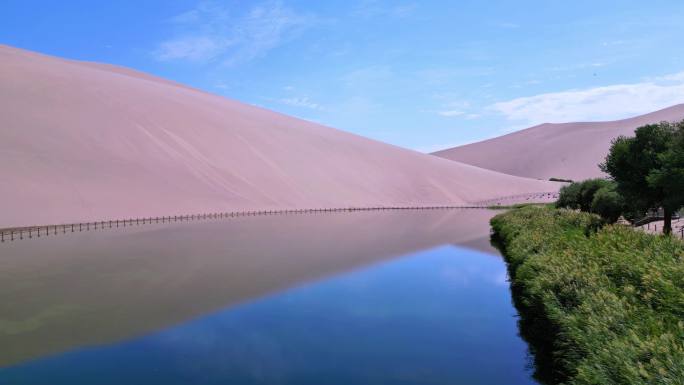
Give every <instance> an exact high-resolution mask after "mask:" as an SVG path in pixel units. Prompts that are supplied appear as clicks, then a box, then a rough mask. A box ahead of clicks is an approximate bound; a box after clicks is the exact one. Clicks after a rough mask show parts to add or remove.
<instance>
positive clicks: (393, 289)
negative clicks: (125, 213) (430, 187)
mask: <svg viewBox="0 0 684 385" xmlns="http://www.w3.org/2000/svg"><path fill="white" fill-rule="evenodd" d="M491 215H492V213H491V212H488V211H486V210H430V211H426V210H423V211H390V212H355V213H335V214H307V215H274V216H261V217H243V218H233V219H230V220H222V221H214V222H210V221H207V222H195V223H181V224H165V225H146V226H140V227H134V228H127V229H125V230H124V229H112V230H109V229H107V230H98V231H91V232H83V233H76V234H66V235H58V236H52V237H43V238H40V239H32V240H25V241H21V242H14V243H5V244H2V245H0V384H46V385H47V384H49V385H61V384H70V385H71V384H89V385H91V384H117V385H118V384H164V385H173V384H316V385H323V384H345V385H349V384H354V385H361V384H474V385H476V384H497V385H498V384H503V385H514V384H533V383H534V381H533V380H532V379H531V373H532V370H531V369H530V368H529V359H528V356H527V346H526V344H525V343H524V342H523V341H522V340H521V338H520V337H519V336H518V329H517V325H516V321H517V316H516V311H515V309H514V307H513V305H512V303H511V295H510V291H509V286H508V282H507V280H506V267H505V264H504V263H503V261H502V259H501V257H500V256H499V255H498V253H497V252H496V250H495V249H493V248H492V247H491V246H490V245H489V243H488V237H489V229H488V219H489V218H490V217H491Z"/></svg>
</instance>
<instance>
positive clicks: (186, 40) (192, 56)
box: [157, 36, 231, 61]
mask: <svg viewBox="0 0 684 385" xmlns="http://www.w3.org/2000/svg"><path fill="white" fill-rule="evenodd" d="M230 45H231V43H230V41H228V40H222V39H217V38H210V37H208V36H188V37H182V38H178V39H174V40H169V41H165V42H163V43H161V44H160V46H159V49H158V50H157V58H158V59H159V60H174V59H185V60H189V61H208V60H211V59H213V58H215V57H216V56H218V55H219V54H220V53H221V52H223V51H224V50H225V49H226V48H228V47H230Z"/></svg>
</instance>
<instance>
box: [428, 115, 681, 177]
mask: <svg viewBox="0 0 684 385" xmlns="http://www.w3.org/2000/svg"><path fill="white" fill-rule="evenodd" d="M682 119H684V104H679V105H676V106H673V107H669V108H666V109H664V110H660V111H656V112H653V113H650V114H646V115H641V116H637V117H634V118H630V119H624V120H617V121H612V122H585V123H562V124H548V123H546V124H542V125H539V126H535V127H532V128H528V129H526V130H522V131H518V132H514V133H512V134H508V135H504V136H501V137H498V138H494V139H490V140H485V141H482V142H478V143H473V144H468V145H465V146H460V147H454V148H450V149H447V150H442V151H437V152H435V153H433V155H437V156H438V157H442V158H446V159H451V160H455V161H459V162H463V163H468V164H472V165H474V166H478V167H482V168H486V169H490V170H495V171H499V172H502V173H506V174H511V175H518V176H523V177H528V178H540V179H549V178H554V177H555V178H563V179H573V180H581V179H587V178H592V177H599V176H602V175H603V174H602V172H601V170H599V167H598V164H599V163H601V162H603V159H604V158H605V156H606V154H607V153H608V149H609V148H610V143H611V140H612V139H613V138H616V137H618V136H620V135H626V136H633V135H634V130H635V129H636V128H637V127H639V126H642V125H645V124H649V123H657V122H661V121H676V120H682Z"/></svg>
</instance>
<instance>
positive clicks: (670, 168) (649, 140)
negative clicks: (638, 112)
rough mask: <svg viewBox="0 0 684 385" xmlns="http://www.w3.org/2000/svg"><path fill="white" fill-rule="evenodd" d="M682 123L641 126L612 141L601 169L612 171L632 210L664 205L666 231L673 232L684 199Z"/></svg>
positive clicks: (611, 173) (619, 190)
mask: <svg viewBox="0 0 684 385" xmlns="http://www.w3.org/2000/svg"><path fill="white" fill-rule="evenodd" d="M683 125H684V122H683V123H678V124H672V123H667V122H662V123H659V124H649V125H646V126H643V127H639V128H637V129H636V131H635V136H634V137H630V138H628V137H624V136H621V137H618V138H617V139H615V140H614V141H613V144H612V145H611V148H610V152H609V153H608V155H607V156H606V160H605V162H604V163H603V164H601V170H603V171H604V172H606V173H608V174H610V176H611V177H612V178H613V180H614V181H615V182H616V183H617V192H618V193H619V194H620V195H622V196H623V197H624V199H625V202H627V204H628V206H629V207H630V209H632V210H638V211H640V212H645V211H646V210H648V209H654V208H660V207H662V208H663V212H664V217H665V225H664V226H663V232H664V233H665V234H670V233H671V232H672V214H673V213H674V212H675V211H676V210H677V209H679V208H680V207H681V206H682V204H683V203H684V202H683V200H684V190H682V174H681V173H682V163H681V160H682V159H681V158H682V156H684V155H682V151H684V149H683V148H682V143H684V142H682V141H683V140H684V139H682V135H684V134H683V133H682V130H683Z"/></svg>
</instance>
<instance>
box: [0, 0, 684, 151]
mask: <svg viewBox="0 0 684 385" xmlns="http://www.w3.org/2000/svg"><path fill="white" fill-rule="evenodd" d="M682 20H684V2H683V1H681V0H669V1H665V0H652V1H648V2H646V1H629V0H623V1H611V0H606V1H600V0H593V1H584V0H576V1H560V0H545V1H541V0H539V1H525V0H519V1H503V0H498V1H497V0H493V1H453V0H452V1H410V0H407V1H373V0H348V1H303V0H299V1H295V0H291V1H287V0H282V1H278V0H266V1H202V0H200V1H181V0H145V1H141V0H138V1H116V2H113V1H112V2H93V1H59V2H57V1H54V2H53V1H45V0H43V1H32V0H22V1H18V0H4V1H2V3H0V43H4V44H9V45H13V46H17V47H21V48H26V49H31V50H35V51H40V52H44V53H48V54H53V55H58V56H63V57H68V58H74V59H81V60H90V61H100V62H108V63H114V64H120V65H124V66H127V67H132V68H135V69H138V70H142V71H145V72H150V73H153V74H156V75H159V76H163V77H166V78H170V79H174V80H177V81H180V82H183V83H187V84H190V85H193V86H195V87H198V88H201V89H204V90H207V91H210V92H214V93H218V94H221V95H225V96H227V97H230V98H234V99H238V100H241V101H244V102H247V103H251V104H255V105H259V106H263V107H266V108H269V109H273V110H277V111H280V112H283V113H286V114H290V115H294V116H297V117H300V118H304V119H308V120H313V121H316V122H320V123H323V124H326V125H329V126H333V127H337V128H340V129H343V130H346V131H351V132H354V133H358V134H361V135H364V136H368V137H371V138H374V139H378V140H382V141H386V142H390V143H393V144H396V145H400V146H404V147H409V148H413V149H417V150H420V151H432V150H437V149H440V148H444V147H449V146H453V145H458V144H462V143H467V142H472V141H476V140H480V139H484V138H488V137H493V136H497V135H501V134H503V133H507V132H510V131H512V130H516V129H521V128H524V127H528V126H531V125H534V124H537V123H541V122H547V121H551V122H562V121H576V120H605V119H615V118H622V117H628V116H631V115H635V114H640V113H644V112H649V111H652V110H655V109H658V108H662V107H666V106H669V105H672V104H676V103H682V102H684V48H682V47H684V45H683V43H682V41H684V22H682Z"/></svg>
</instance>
